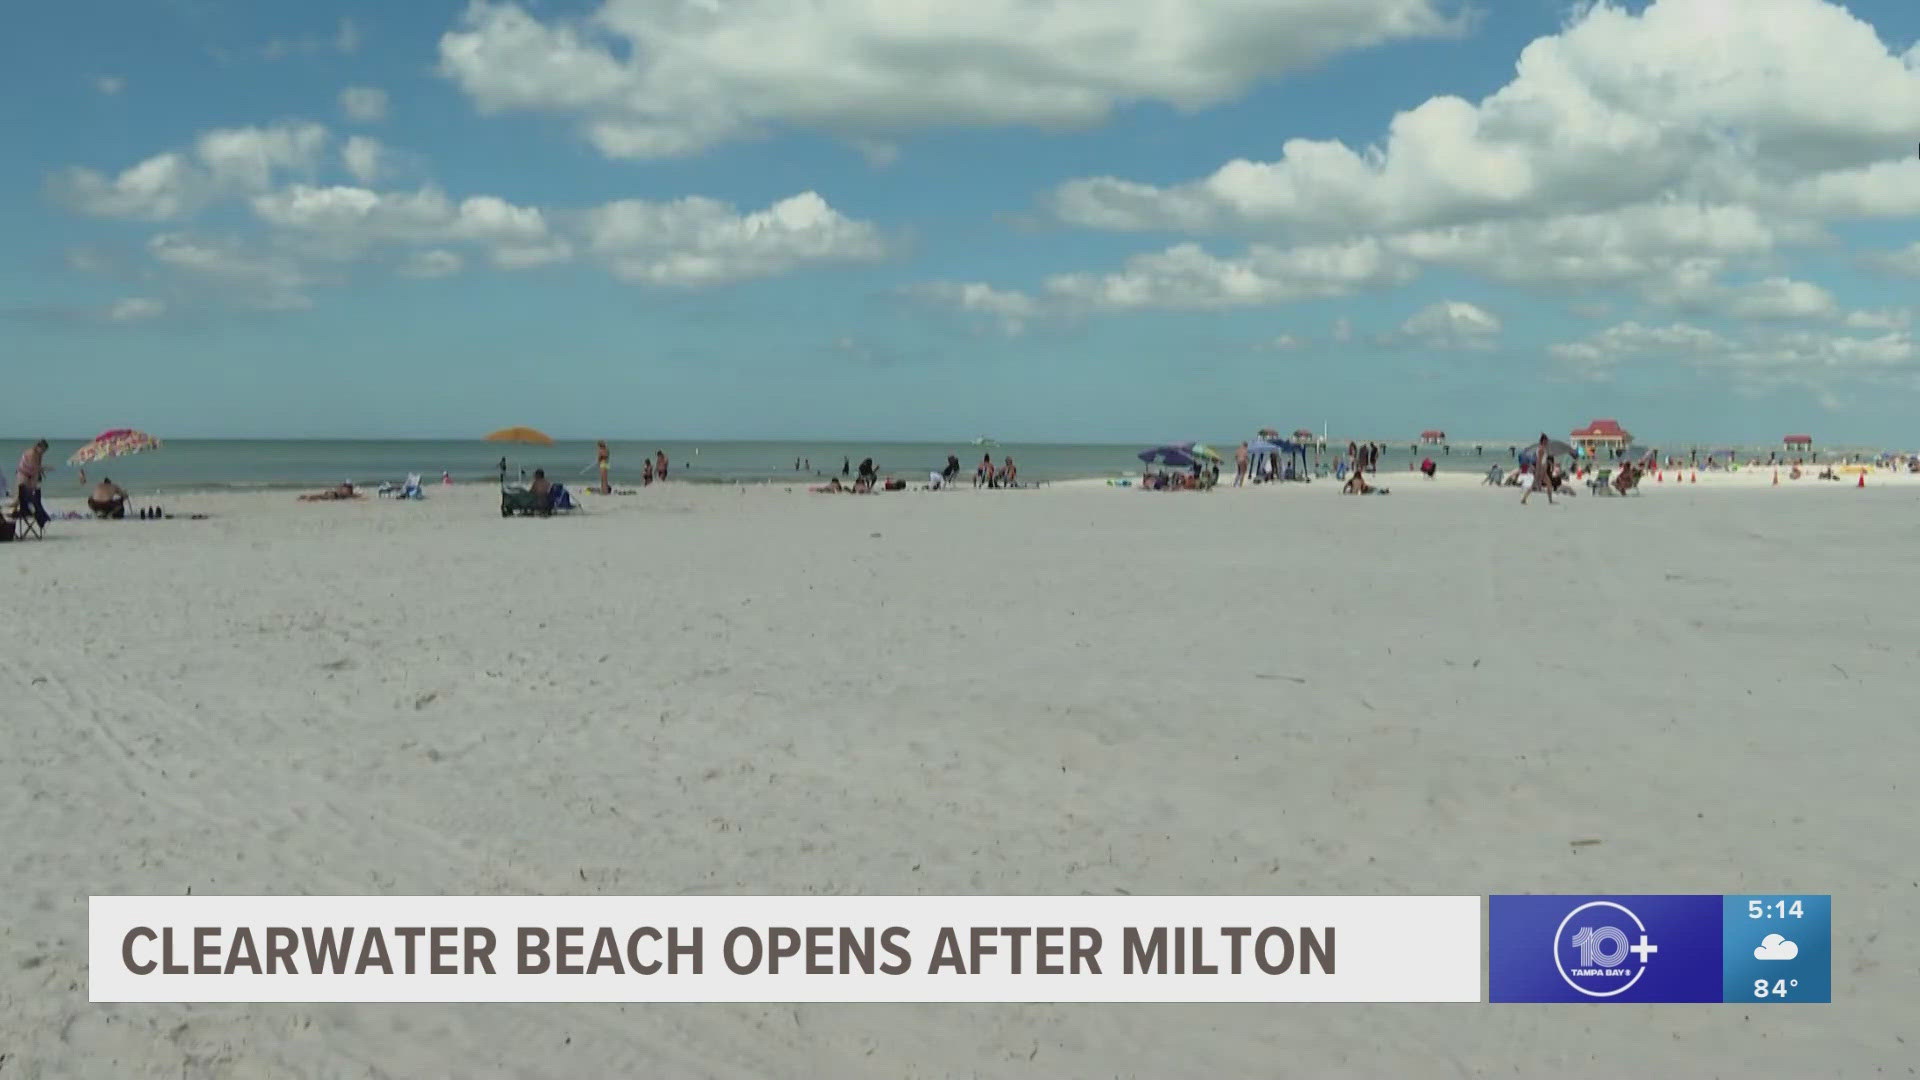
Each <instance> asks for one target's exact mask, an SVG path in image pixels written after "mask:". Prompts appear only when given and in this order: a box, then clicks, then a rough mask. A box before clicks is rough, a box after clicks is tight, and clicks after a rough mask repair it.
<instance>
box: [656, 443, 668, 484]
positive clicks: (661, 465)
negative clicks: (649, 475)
mask: <svg viewBox="0 0 1920 1080" xmlns="http://www.w3.org/2000/svg"><path fill="white" fill-rule="evenodd" d="M653 477H654V479H656V480H659V481H662V482H665V481H666V479H667V452H666V451H665V450H655V451H654V452H653Z"/></svg>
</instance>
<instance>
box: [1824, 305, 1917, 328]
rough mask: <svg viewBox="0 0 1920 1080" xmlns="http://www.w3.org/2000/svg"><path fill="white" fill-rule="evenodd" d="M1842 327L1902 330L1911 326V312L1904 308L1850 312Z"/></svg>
mask: <svg viewBox="0 0 1920 1080" xmlns="http://www.w3.org/2000/svg"><path fill="white" fill-rule="evenodd" d="M1842 325H1844V326H1846V327H1847V328H1848V329H1849V330H1904V329H1906V328H1907V327H1908V326H1911V325H1913V312H1911V311H1909V310H1908V309H1906V308H1888V309H1884V310H1880V311H1850V312H1848V313H1847V317H1846V318H1845V319H1843V320H1842Z"/></svg>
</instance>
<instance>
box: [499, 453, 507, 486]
mask: <svg viewBox="0 0 1920 1080" xmlns="http://www.w3.org/2000/svg"><path fill="white" fill-rule="evenodd" d="M500 486H501V487H506V486H507V459H506V458H505V457H504V456H503V457H501V459H500Z"/></svg>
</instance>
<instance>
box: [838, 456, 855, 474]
mask: <svg viewBox="0 0 1920 1080" xmlns="http://www.w3.org/2000/svg"><path fill="white" fill-rule="evenodd" d="M840 475H841V476H852V475H853V459H852V458H841V459H840Z"/></svg>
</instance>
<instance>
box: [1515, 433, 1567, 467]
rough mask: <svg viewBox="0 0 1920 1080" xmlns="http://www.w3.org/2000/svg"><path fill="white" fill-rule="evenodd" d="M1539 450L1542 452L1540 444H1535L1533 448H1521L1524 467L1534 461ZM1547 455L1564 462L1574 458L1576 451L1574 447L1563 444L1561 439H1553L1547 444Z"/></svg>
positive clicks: (1521, 461)
mask: <svg viewBox="0 0 1920 1080" xmlns="http://www.w3.org/2000/svg"><path fill="white" fill-rule="evenodd" d="M1539 450H1540V444H1539V443H1534V444H1533V445H1532V446H1523V447H1521V448H1520V463H1521V464H1522V465H1524V464H1526V463H1527V462H1530V461H1532V460H1533V457H1534V455H1535V454H1536V453H1538V452H1539ZM1547 453H1548V454H1549V455H1551V456H1553V457H1556V458H1560V459H1562V460H1564V459H1566V458H1570V457H1573V456H1574V454H1575V451H1574V449H1573V447H1571V446H1568V445H1567V444H1566V443H1563V442H1561V441H1560V440H1559V439H1553V440H1550V441H1549V442H1548V443H1547Z"/></svg>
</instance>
